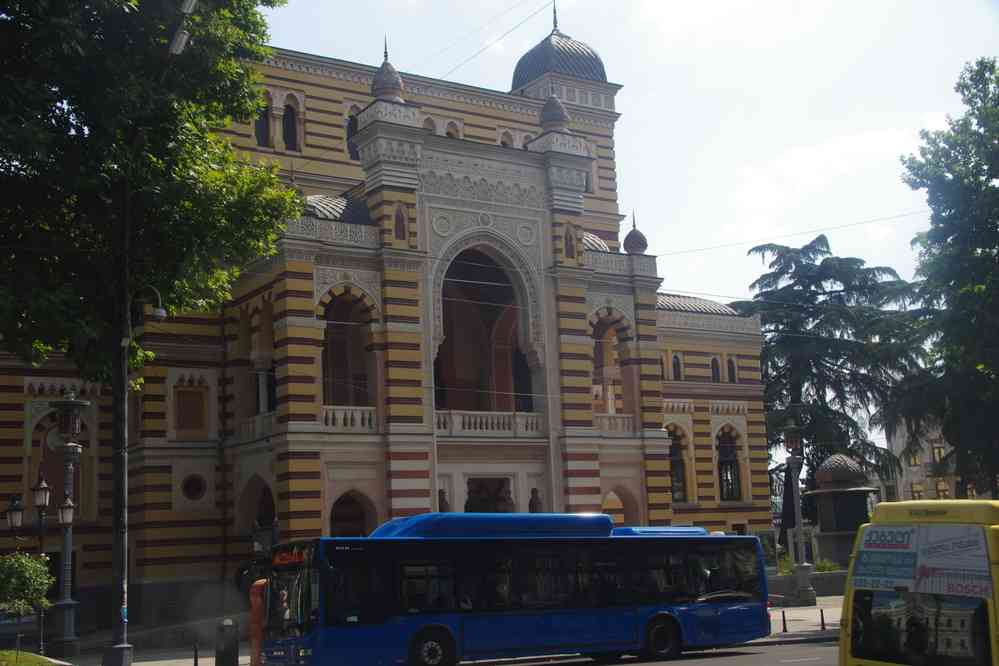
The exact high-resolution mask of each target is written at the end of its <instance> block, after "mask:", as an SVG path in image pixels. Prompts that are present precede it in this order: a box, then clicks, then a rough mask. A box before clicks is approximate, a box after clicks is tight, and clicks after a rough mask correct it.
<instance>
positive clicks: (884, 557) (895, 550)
mask: <svg viewBox="0 0 999 666" xmlns="http://www.w3.org/2000/svg"><path fill="white" fill-rule="evenodd" d="M854 587H856V588H857V589H864V590H906V591H909V592H920V593H926V594H951V595H957V596H962V597H977V598H982V599H986V598H989V597H990V596H991V594H992V579H991V576H990V573H989V556H988V549H987V547H986V541H985V532H984V530H983V529H982V528H981V527H979V526H973V525H920V526H898V525H890V526H888V525H872V526H870V527H868V528H867V529H866V530H865V531H864V534H863V537H862V540H861V543H860V549H859V551H858V553H857V562H856V564H855V565H854Z"/></svg>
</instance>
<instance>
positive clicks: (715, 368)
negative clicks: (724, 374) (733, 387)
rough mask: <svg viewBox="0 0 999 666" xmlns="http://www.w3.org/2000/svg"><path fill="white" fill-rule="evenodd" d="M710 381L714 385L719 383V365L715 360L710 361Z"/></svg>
mask: <svg viewBox="0 0 999 666" xmlns="http://www.w3.org/2000/svg"><path fill="white" fill-rule="evenodd" d="M711 381H713V382H714V383H716V384H717V383H718V382H720V381H721V364H720V363H718V359H716V358H713V359H711Z"/></svg>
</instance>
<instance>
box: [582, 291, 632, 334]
mask: <svg viewBox="0 0 999 666" xmlns="http://www.w3.org/2000/svg"><path fill="white" fill-rule="evenodd" d="M601 308H612V309H614V310H617V311H618V312H620V313H621V314H622V315H624V316H625V317H626V318H627V320H628V324H629V325H631V326H632V330H634V323H635V298H634V296H631V295H630V294H606V293H600V292H597V291H594V290H593V289H590V290H587V292H586V310H587V312H588V313H589V315H592V314H593V313H595V312H596V311H597V310H600V309H601Z"/></svg>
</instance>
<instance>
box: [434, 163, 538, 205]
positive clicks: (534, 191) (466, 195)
mask: <svg viewBox="0 0 999 666" xmlns="http://www.w3.org/2000/svg"><path fill="white" fill-rule="evenodd" d="M420 190H421V191H422V192H424V193H426V194H436V195H439V196H445V197H449V198H452V199H465V200H471V201H485V202H492V203H498V204H503V205H506V206H521V207H525V208H539V209H540V208H543V207H544V191H543V189H542V188H540V187H537V186H534V185H528V186H524V185H521V184H520V183H513V184H510V183H506V182H496V181H492V182H491V181H488V180H486V179H485V178H481V177H480V178H475V179H473V178H472V177H470V176H455V175H454V174H452V173H437V172H436V171H426V172H423V173H421V174H420Z"/></svg>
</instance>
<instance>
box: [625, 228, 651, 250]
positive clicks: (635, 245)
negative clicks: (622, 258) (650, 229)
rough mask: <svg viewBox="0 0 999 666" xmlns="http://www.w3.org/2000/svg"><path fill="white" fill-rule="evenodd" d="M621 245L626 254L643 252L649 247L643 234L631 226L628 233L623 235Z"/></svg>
mask: <svg viewBox="0 0 999 666" xmlns="http://www.w3.org/2000/svg"><path fill="white" fill-rule="evenodd" d="M623 245H624V251H625V252H627V253H628V254H645V251H646V250H648V249H649V241H648V240H647V239H646V238H645V234H643V233H642V232H641V231H639V230H638V229H637V228H632V230H631V231H629V232H628V235H627V236H625V237H624V243H623Z"/></svg>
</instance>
